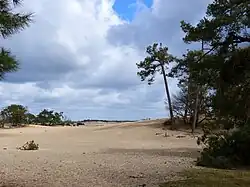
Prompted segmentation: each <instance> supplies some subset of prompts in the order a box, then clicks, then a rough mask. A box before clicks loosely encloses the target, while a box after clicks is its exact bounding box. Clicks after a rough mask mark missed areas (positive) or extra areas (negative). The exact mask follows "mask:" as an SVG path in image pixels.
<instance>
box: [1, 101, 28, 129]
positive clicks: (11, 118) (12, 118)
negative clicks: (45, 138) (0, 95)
mask: <svg viewBox="0 0 250 187" xmlns="http://www.w3.org/2000/svg"><path fill="white" fill-rule="evenodd" d="M27 112H28V109H27V107H24V106H22V105H17V104H12V105H10V106H7V107H5V108H4V109H3V110H2V111H1V116H2V119H3V120H4V122H5V123H11V124H12V125H15V126H16V125H20V124H22V123H25V122H26V115H27Z"/></svg>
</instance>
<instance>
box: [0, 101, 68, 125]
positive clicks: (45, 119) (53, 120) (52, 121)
mask: <svg viewBox="0 0 250 187" xmlns="http://www.w3.org/2000/svg"><path fill="white" fill-rule="evenodd" d="M64 119H65V117H64V115H63V112H56V111H54V110H49V109H43V110H42V111H41V112H39V113H38V114H37V115H36V114H32V113H31V112H29V110H28V107H25V106H23V105H18V104H11V105H9V106H6V107H4V108H3V109H2V110H1V111H0V122H1V126H2V127H4V125H5V124H9V125H11V126H20V125H24V124H39V125H46V126H54V125H61V124H63V123H64V122H66V120H64Z"/></svg>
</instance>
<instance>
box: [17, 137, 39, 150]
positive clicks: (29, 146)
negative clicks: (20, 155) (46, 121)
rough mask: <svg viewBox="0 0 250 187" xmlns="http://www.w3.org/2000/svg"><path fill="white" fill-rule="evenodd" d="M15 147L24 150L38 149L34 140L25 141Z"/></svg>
mask: <svg viewBox="0 0 250 187" xmlns="http://www.w3.org/2000/svg"><path fill="white" fill-rule="evenodd" d="M17 149H20V150H24V151H31V150H38V149H39V145H38V144H36V143H35V141H34V140H31V141H28V142H26V143H25V144H24V145H23V146H21V147H18V148H17Z"/></svg>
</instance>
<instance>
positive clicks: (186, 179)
mask: <svg viewBox="0 0 250 187" xmlns="http://www.w3.org/2000/svg"><path fill="white" fill-rule="evenodd" d="M180 177H181V179H180V180H175V181H170V182H166V183H164V184H161V185H160V187H225V186H227V187H238V186H241V187H248V186H249V184H250V172H249V171H234V170H215V169H192V170H187V171H185V172H182V173H181V174H180Z"/></svg>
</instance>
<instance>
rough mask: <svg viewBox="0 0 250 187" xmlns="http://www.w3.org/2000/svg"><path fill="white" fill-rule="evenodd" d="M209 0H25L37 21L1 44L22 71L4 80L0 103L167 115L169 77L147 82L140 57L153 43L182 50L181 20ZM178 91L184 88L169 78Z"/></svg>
mask: <svg viewBox="0 0 250 187" xmlns="http://www.w3.org/2000/svg"><path fill="white" fill-rule="evenodd" d="M209 1H210V0H189V1H187V0H91V1H90V0H53V1H51V0H24V1H23V4H22V7H19V8H18V9H17V10H20V11H22V12H33V13H34V17H33V23H31V25H30V27H29V28H27V29H25V30H23V31H22V32H20V33H18V34H15V35H13V36H11V37H9V38H7V39H4V40H3V39H1V44H2V45H3V46H4V47H5V48H8V49H10V50H11V52H12V54H13V55H15V56H16V58H17V59H18V60H19V62H20V70H19V71H18V72H16V73H11V74H7V75H6V77H5V80H4V81H1V82H0V107H4V106H7V105H10V104H22V105H25V106H27V107H28V108H29V110H30V111H31V112H33V113H38V112H39V111H41V110H42V109H44V108H48V109H53V110H56V111H62V112H64V114H65V115H66V116H67V117H68V118H69V119H72V120H81V119H89V118H90V119H110V120H112V119H124V120H125V119H127V120H133V119H142V118H149V117H150V118H161V117H166V116H168V115H169V114H168V111H167V110H166V109H165V105H164V100H165V89H164V85H163V80H162V77H160V76H158V77H157V79H156V81H155V83H154V84H153V85H151V86H148V85H147V83H146V82H141V81H140V78H139V77H138V76H137V74H136V72H137V67H136V63H137V62H139V61H141V60H143V59H144V58H145V55H146V53H145V49H146V47H147V46H148V45H151V44H153V43H154V42H161V43H163V44H164V45H166V46H168V48H169V52H170V53H172V54H173V55H181V54H182V53H184V52H185V51H186V49H187V48H189V46H187V45H185V44H184V43H183V41H182V37H183V35H184V34H183V33H182V31H181V29H180V21H181V20H185V21H188V22H190V23H197V21H198V20H199V19H200V18H202V16H204V13H205V10H206V6H207V4H208V3H209ZM168 82H169V87H170V91H171V94H175V93H176V92H177V90H178V88H177V86H176V83H177V80H175V79H168Z"/></svg>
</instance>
